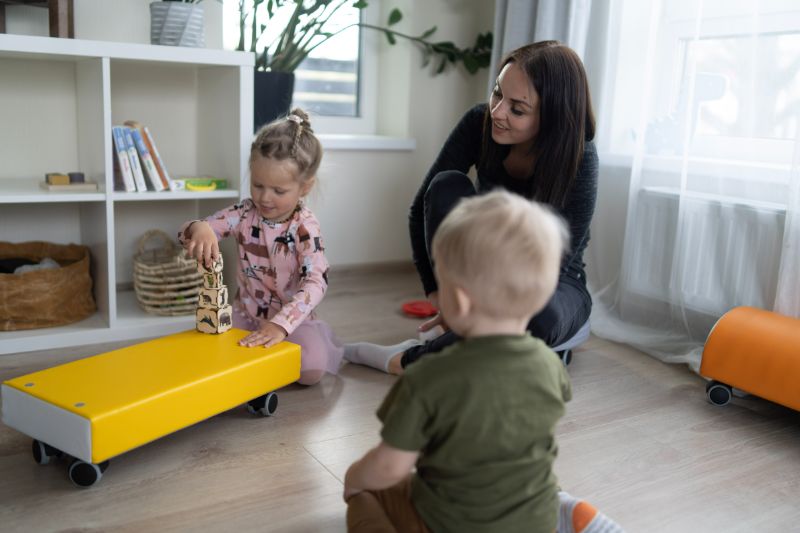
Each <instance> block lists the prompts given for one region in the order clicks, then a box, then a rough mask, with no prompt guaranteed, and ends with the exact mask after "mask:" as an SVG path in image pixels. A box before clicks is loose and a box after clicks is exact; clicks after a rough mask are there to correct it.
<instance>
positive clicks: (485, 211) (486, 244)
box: [432, 192, 569, 318]
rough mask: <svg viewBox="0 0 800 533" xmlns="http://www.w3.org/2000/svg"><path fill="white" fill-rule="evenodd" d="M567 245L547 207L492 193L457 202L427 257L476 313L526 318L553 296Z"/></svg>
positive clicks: (557, 219)
mask: <svg viewBox="0 0 800 533" xmlns="http://www.w3.org/2000/svg"><path fill="white" fill-rule="evenodd" d="M568 242H569V233H568V232H567V228H566V225H565V223H564V221H563V220H562V219H561V218H560V217H559V216H558V215H557V214H555V212H553V211H552V210H551V209H550V208H549V206H546V205H544V204H540V203H537V202H533V201H530V200H526V199H525V198H523V197H521V196H518V195H515V194H511V193H508V192H492V193H489V194H485V195H482V196H477V197H473V198H469V199H465V200H462V201H461V202H460V203H459V204H458V205H457V206H456V207H455V208H454V209H453V210H452V211H451V212H450V213H449V214H448V215H447V217H445V219H444V221H442V224H441V225H440V226H439V228H438V229H437V230H436V234H435V236H434V238H433V246H432V248H433V250H432V252H433V259H434V261H435V262H436V263H437V266H438V268H439V270H440V271H442V272H444V273H445V275H446V276H447V277H448V278H449V280H450V281H452V282H453V283H454V284H456V285H458V286H460V287H462V288H463V289H464V290H466V291H467V293H468V294H469V295H470V297H471V298H472V301H473V303H474V305H475V307H476V309H477V310H478V311H479V312H481V313H484V314H486V315H488V316H491V317H495V318H518V317H526V318H530V317H533V315H535V314H536V313H537V312H538V311H540V310H541V309H542V308H543V307H544V306H545V305H546V304H547V301H548V300H549V299H550V297H551V296H552V295H553V292H554V291H555V288H556V284H557V283H558V275H559V268H560V264H561V257H562V255H563V253H564V250H565V248H566V247H567V246H568Z"/></svg>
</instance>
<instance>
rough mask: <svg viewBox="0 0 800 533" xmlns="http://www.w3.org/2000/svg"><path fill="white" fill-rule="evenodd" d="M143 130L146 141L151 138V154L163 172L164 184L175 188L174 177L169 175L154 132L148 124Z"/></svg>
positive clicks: (172, 188)
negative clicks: (151, 131)
mask: <svg viewBox="0 0 800 533" xmlns="http://www.w3.org/2000/svg"><path fill="white" fill-rule="evenodd" d="M142 131H143V132H144V139H145V141H148V140H149V142H150V155H152V156H153V161H154V162H155V164H156V168H157V169H158V172H159V174H161V181H163V182H164V186H165V187H166V188H168V189H170V190H174V186H173V184H172V178H170V177H169V172H167V167H166V166H165V165H164V160H163V159H161V154H159V153H158V148H157V147H156V140H155V139H154V138H153V134H152V133H150V130H149V129H148V128H147V126H144V127H143V128H142Z"/></svg>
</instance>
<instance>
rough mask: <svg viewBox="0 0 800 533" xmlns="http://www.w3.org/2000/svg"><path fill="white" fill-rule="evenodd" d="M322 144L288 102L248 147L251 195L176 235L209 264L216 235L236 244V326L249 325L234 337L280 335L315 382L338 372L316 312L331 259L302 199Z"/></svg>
mask: <svg viewBox="0 0 800 533" xmlns="http://www.w3.org/2000/svg"><path fill="white" fill-rule="evenodd" d="M321 159H322V146H321V145H320V142H319V140H318V139H317V137H316V136H315V135H314V132H313V130H312V129H311V124H310V123H309V120H308V115H307V114H306V113H305V112H304V111H303V110H301V109H293V110H292V112H291V113H290V114H289V116H288V117H287V118H285V119H278V120H276V121H274V122H272V123H270V124H267V125H266V126H264V127H262V128H261V129H260V130H259V131H258V133H257V134H256V136H255V140H254V141H253V144H252V146H251V147H250V198H249V199H246V200H244V201H243V202H242V203H240V204H236V205H233V206H231V207H228V208H226V209H223V210H221V211H218V212H217V213H214V214H213V215H211V216H209V217H206V218H205V219H202V220H195V221H190V222H187V223H186V224H184V225H183V226H182V227H181V229H180V232H179V233H178V240H179V241H180V242H181V244H183V246H184V247H185V248H186V250H187V252H188V253H189V255H192V256H194V257H196V258H197V260H198V261H202V262H203V263H204V264H206V265H211V264H212V262H213V260H214V259H216V257H217V256H218V255H219V245H218V242H217V240H218V239H223V238H225V237H228V236H231V235H232V236H234V237H235V238H236V241H237V243H238V244H239V270H238V272H237V280H238V285H239V289H238V291H237V292H236V297H235V299H234V302H233V326H234V327H238V328H241V329H246V330H249V331H252V333H251V334H250V335H248V336H246V337H245V338H243V339H242V340H241V341H240V342H239V344H241V345H243V346H261V345H263V346H265V347H269V346H272V345H274V344H277V343H279V342H281V341H283V340H284V339H285V340H287V341H290V342H294V343H296V344H299V345H300V347H301V350H302V354H301V364H300V379H299V380H298V383H300V384H302V385H313V384H315V383H317V382H319V380H320V379H321V378H322V376H323V375H324V374H325V371H326V370H327V371H328V372H331V373H336V372H337V370H338V368H339V363H340V362H341V358H342V354H343V350H342V348H341V347H340V344H339V343H338V341H336V340H335V338H334V336H333V333H332V332H331V329H330V327H329V326H328V325H327V324H326V323H325V322H322V321H320V320H317V319H316V317H315V316H314V308H315V307H316V306H317V305H318V304H319V303H320V301H321V300H322V297H323V296H324V295H325V291H326V290H327V288H328V261H327V260H326V259H325V254H324V248H323V246H322V235H321V233H320V227H319V222H318V221H317V219H316V217H315V216H314V214H313V213H312V212H311V211H310V210H309V209H308V208H307V207H305V206H304V205H303V201H302V198H303V197H305V196H306V195H307V194H308V193H309V191H311V188H312V187H313V186H314V183H315V181H316V173H317V169H318V168H319V164H320V161H321Z"/></svg>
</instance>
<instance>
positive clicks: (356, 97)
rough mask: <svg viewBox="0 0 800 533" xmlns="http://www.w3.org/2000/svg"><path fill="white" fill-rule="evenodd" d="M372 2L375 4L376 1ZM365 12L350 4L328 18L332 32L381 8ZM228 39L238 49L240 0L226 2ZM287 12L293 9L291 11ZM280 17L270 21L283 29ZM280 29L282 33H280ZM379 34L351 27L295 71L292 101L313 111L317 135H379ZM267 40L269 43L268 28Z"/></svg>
mask: <svg viewBox="0 0 800 533" xmlns="http://www.w3.org/2000/svg"><path fill="white" fill-rule="evenodd" d="M371 4H372V3H371ZM371 4H370V7H368V8H365V9H363V10H359V9H356V8H354V7H352V5H350V3H348V5H345V6H343V7H341V8H340V9H339V10H338V11H336V12H335V13H334V15H333V16H332V17H331V19H330V20H329V21H328V25H329V26H328V30H329V31H330V32H331V33H334V32H336V31H337V30H339V29H342V28H345V27H346V26H348V25H351V24H355V23H357V22H359V19H360V17H361V19H362V20H363V21H364V22H371V23H373V24H374V23H376V22H377V20H376V19H377V11H378V9H377V7H375V8H373V7H372V5H371ZM223 9H224V18H223V20H224V22H223V41H224V46H225V48H228V49H235V48H236V45H237V43H238V40H239V12H238V9H239V2H238V0H225V1H224V4H223ZM287 13H288V12H287ZM281 23H282V21H281V20H280V19H279V18H278V19H275V20H273V21H272V22H271V24H272V25H273V26H274V27H276V28H277V27H280V26H281ZM275 33H277V32H275ZM370 33H372V34H377V32H361V31H360V28H358V27H352V28H348V29H347V30H344V31H343V32H342V33H340V34H338V35H336V36H334V37H332V38H330V39H329V40H328V41H326V42H324V43H322V44H321V45H319V46H318V47H317V48H315V49H314V50H313V51H312V52H311V53H310V54H309V56H308V57H307V58H306V59H305V60H304V61H303V63H301V64H300V66H299V67H298V68H297V69H296V70H295V88H294V101H293V105H296V106H299V107H302V108H304V109H306V110H308V111H309V112H310V114H311V115H312V122H313V124H314V129H315V130H316V131H317V132H318V133H350V134H373V133H375V101H376V96H375V93H376V91H377V59H376V57H375V54H374V53H371V52H370V50H375V49H376V47H377V45H378V41H377V37H378V36H377V35H369V34H370ZM263 41H264V42H269V41H270V34H269V30H267V32H266V35H265V37H264V38H263Z"/></svg>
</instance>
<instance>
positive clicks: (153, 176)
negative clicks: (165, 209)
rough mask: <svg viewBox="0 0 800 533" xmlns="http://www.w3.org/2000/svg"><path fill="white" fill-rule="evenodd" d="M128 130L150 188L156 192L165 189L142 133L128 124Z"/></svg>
mask: <svg viewBox="0 0 800 533" xmlns="http://www.w3.org/2000/svg"><path fill="white" fill-rule="evenodd" d="M128 132H129V133H130V134H131V138H133V145H134V146H136V151H137V152H138V153H139V161H140V162H141V164H142V173H144V177H145V179H146V180H147V183H149V184H150V188H151V189H152V190H154V191H156V192H161V191H163V190H164V189H165V187H164V184H163V183H161V176H160V175H159V174H158V170H156V165H155V163H153V156H151V155H150V150H148V149H147V145H146V144H145V142H144V138H143V137H142V133H141V132H140V131H139V130H138V129H137V128H132V127H130V126H128Z"/></svg>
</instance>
